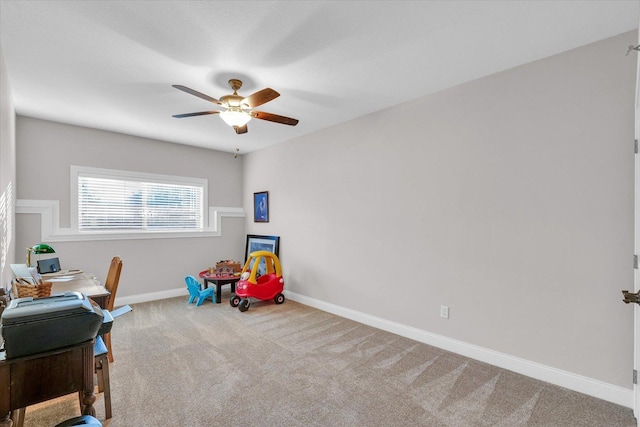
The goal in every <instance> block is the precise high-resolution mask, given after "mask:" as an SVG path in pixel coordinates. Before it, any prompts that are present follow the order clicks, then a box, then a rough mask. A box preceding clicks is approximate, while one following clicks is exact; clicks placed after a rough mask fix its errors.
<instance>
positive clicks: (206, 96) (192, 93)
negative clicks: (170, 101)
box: [172, 85, 222, 105]
mask: <svg viewBox="0 0 640 427" xmlns="http://www.w3.org/2000/svg"><path fill="white" fill-rule="evenodd" d="M172 86H173V87H175V88H176V89H179V90H181V91H183V92H187V93H189V94H191V95H195V96H197V97H198V98H202V99H204V100H205V101H209V102H213V103H214V104H218V105H222V102H220V101H218V100H217V99H215V98H212V97H210V96H209V95H205V94H204V93H200V92H198V91H197V90H193V89H191V88H188V87H186V86H182V85H172Z"/></svg>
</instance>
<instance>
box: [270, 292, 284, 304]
mask: <svg viewBox="0 0 640 427" xmlns="http://www.w3.org/2000/svg"><path fill="white" fill-rule="evenodd" d="M273 302H275V303H276V304H282V303H283V302H284V295H282V294H278V295H276V297H275V298H274V299H273Z"/></svg>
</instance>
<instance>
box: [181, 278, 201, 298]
mask: <svg viewBox="0 0 640 427" xmlns="http://www.w3.org/2000/svg"><path fill="white" fill-rule="evenodd" d="M184 281H185V282H186V283H187V289H188V290H189V294H190V295H195V296H199V295H200V283H198V280H196V278H195V277H193V276H187V277H185V278H184Z"/></svg>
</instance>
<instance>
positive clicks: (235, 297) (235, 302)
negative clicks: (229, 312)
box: [229, 295, 240, 307]
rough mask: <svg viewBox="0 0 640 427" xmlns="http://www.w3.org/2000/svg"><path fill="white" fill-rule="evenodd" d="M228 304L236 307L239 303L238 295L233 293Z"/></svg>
mask: <svg viewBox="0 0 640 427" xmlns="http://www.w3.org/2000/svg"><path fill="white" fill-rule="evenodd" d="M229 304H231V307H237V306H238V304H240V297H239V296H238V295H233V296H232V297H231V299H229Z"/></svg>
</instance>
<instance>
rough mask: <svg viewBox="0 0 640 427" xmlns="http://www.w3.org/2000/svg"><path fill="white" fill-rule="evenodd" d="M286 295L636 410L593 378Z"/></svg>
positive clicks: (628, 394)
mask: <svg viewBox="0 0 640 427" xmlns="http://www.w3.org/2000/svg"><path fill="white" fill-rule="evenodd" d="M284 294H285V296H286V297H287V298H288V299H290V300H292V301H296V302H299V303H301V304H304V305H308V306H310V307H314V308H317V309H319V310H322V311H326V312H328V313H332V314H336V315H338V316H341V317H345V318H347V319H351V320H354V321H356V322H359V323H363V324H365V325H369V326H372V327H374V328H378V329H382V330H384V331H387V332H392V333H394V334H397V335H400V336H403V337H406V338H410V339H413V340H416V341H418V342H422V343H425V344H429V345H432V346H434V347H438V348H442V349H444V350H447V351H451V352H454V353H457V354H460V355H462V356H466V357H469V358H471V359H475V360H479V361H481V362H484V363H488V364H490V365H494V366H498V367H500V368H503V369H508V370H510V371H513V372H517V373H519V374H522V375H526V376H528V377H531V378H535V379H538V380H541V381H545V382H548V383H551V384H555V385H557V386H560V387H564V388H567V389H569V390H574V391H577V392H580V393H584V394H587V395H589V396H593V397H596V398H598V399H602V400H606V401H608V402H612V403H615V404H618V405H622V406H626V407H627V408H633V390H631V389H627V388H624V387H619V386H615V385H612V384H609V383H605V382H603V381H599V380H595V379H593V378H589V377H585V376H582V375H578V374H574V373H572V372H568V371H563V370H561V369H556V368H553V367H551V366H546V365H542V364H540V363H536V362H532V361H530V360H526V359H521V358H519V357H514V356H511V355H509V354H505V353H500V352H497V351H494V350H490V349H487V348H484V347H480V346H477V345H473V344H468V343H466V342H463V341H458V340H455V339H451V338H447V337H445V336H442V335H437V334H433V333H431V332H427V331H424V330H421V329H416V328H413V327H411V326H406V325H403V324H400V323H396V322H391V321H389V320H386V319H382V318H379V317H375V316H371V315H368V314H365V313H361V312H359V311H355V310H350V309H348V308H344V307H341V306H338V305H334V304H330V303H327V302H325V301H320V300H317V299H314V298H309V297H307V296H304V295H300V294H296V293H295V292H290V291H285V292H284Z"/></svg>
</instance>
